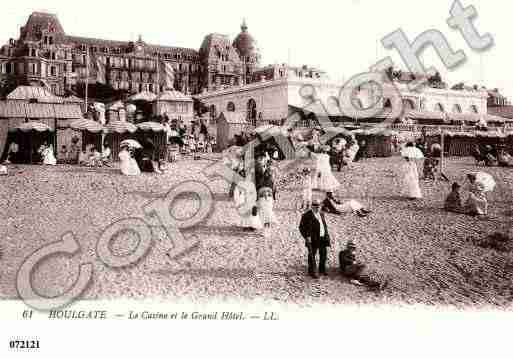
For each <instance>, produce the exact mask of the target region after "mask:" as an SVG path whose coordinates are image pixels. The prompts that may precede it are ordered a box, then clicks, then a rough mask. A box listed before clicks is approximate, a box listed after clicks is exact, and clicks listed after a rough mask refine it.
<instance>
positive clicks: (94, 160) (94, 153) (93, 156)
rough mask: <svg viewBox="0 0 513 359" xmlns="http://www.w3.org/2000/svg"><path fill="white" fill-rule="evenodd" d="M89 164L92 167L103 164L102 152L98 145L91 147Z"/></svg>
mask: <svg viewBox="0 0 513 359" xmlns="http://www.w3.org/2000/svg"><path fill="white" fill-rule="evenodd" d="M88 166H91V167H101V166H102V154H101V153H100V152H98V150H96V147H91V152H90V153H89V161H88Z"/></svg>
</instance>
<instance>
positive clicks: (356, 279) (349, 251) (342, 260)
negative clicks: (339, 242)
mask: <svg viewBox="0 0 513 359" xmlns="http://www.w3.org/2000/svg"><path fill="white" fill-rule="evenodd" d="M355 250H356V246H355V245H354V243H353V241H351V240H349V241H348V242H347V244H346V248H345V249H344V250H342V251H340V252H339V254H338V260H339V266H340V273H341V274H342V275H343V276H344V277H346V278H348V279H349V280H351V283H352V284H356V285H366V286H368V287H370V288H371V289H382V288H384V286H385V285H386V282H383V283H379V282H378V281H377V280H374V279H372V278H371V277H370V276H369V275H368V274H365V272H366V266H365V264H363V263H360V262H358V261H356V256H355V254H354V251H355Z"/></svg>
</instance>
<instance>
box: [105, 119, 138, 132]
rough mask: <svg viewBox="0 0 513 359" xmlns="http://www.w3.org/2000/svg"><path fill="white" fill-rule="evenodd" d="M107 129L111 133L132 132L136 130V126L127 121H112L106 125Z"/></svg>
mask: <svg viewBox="0 0 513 359" xmlns="http://www.w3.org/2000/svg"><path fill="white" fill-rule="evenodd" d="M106 128H107V131H108V132H111V133H126V132H130V133H134V132H135V131H137V126H135V125H134V124H131V123H130V122H127V121H112V122H109V124H108V125H107V126H106Z"/></svg>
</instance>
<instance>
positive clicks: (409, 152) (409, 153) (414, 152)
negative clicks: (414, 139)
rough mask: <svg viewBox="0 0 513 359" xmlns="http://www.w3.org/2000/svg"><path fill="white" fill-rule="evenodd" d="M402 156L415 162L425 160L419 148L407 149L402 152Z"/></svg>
mask: <svg viewBox="0 0 513 359" xmlns="http://www.w3.org/2000/svg"><path fill="white" fill-rule="evenodd" d="M401 156H402V157H406V158H410V159H413V160H421V159H423V158H424V154H423V153H422V151H421V150H419V149H418V148H417V147H405V148H403V149H402V150H401Z"/></svg>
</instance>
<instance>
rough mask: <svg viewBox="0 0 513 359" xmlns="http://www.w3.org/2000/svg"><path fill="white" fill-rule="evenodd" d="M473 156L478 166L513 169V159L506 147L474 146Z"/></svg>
mask: <svg viewBox="0 0 513 359" xmlns="http://www.w3.org/2000/svg"><path fill="white" fill-rule="evenodd" d="M472 156H473V157H474V159H475V160H476V164H478V165H479V164H483V165H485V166H487V167H495V166H501V167H513V157H512V156H511V154H510V153H509V152H508V151H507V150H506V148H505V146H504V145H478V144H476V145H475V146H474V149H473V151H472Z"/></svg>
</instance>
